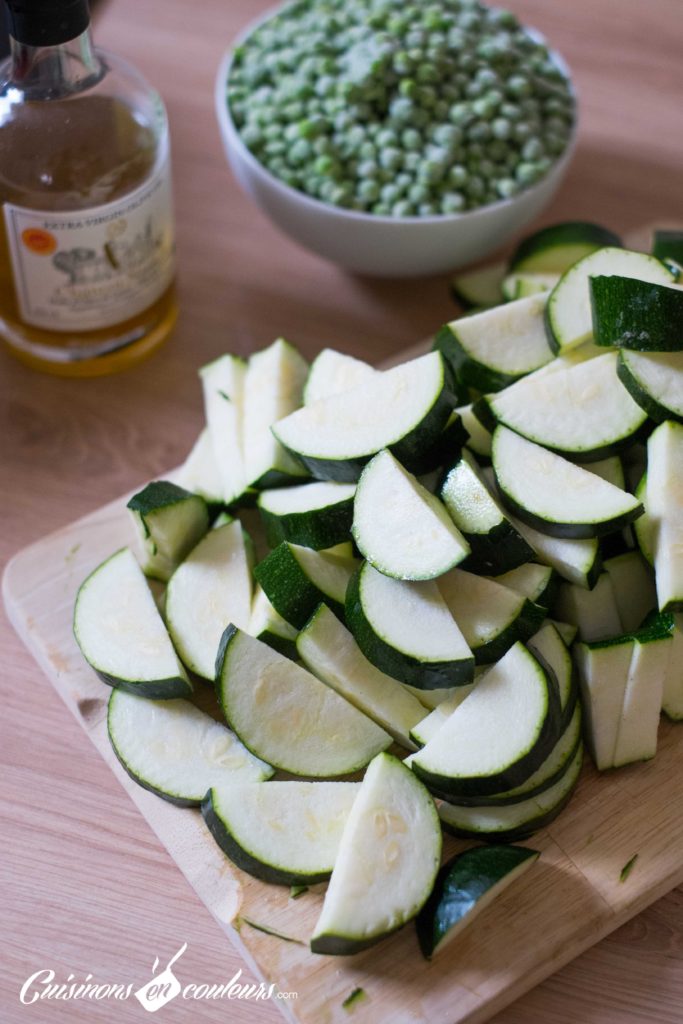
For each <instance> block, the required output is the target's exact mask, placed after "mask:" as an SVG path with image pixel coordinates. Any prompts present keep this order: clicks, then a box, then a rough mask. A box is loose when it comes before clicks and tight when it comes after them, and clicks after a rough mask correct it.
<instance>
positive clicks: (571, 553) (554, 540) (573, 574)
mask: <svg viewBox="0 0 683 1024" xmlns="http://www.w3.org/2000/svg"><path fill="white" fill-rule="evenodd" d="M509 518H510V521H511V522H512V524H513V525H514V526H515V528H516V529H517V530H518V531H519V532H520V533H521V535H522V536H523V537H524V539H525V540H526V541H527V542H528V543H529V544H530V545H531V547H532V548H533V549H534V551H535V552H536V557H537V558H539V559H540V560H541V561H542V562H545V563H546V565H549V566H551V567H552V568H553V569H554V570H555V571H556V572H557V574H558V576H561V577H562V579H565V580H568V581H569V582H570V583H578V585H579V586H580V587H585V588H586V589H587V590H590V589H591V587H594V586H595V584H596V582H597V579H598V576H599V575H600V569H601V568H602V557H601V554H600V545H599V544H598V541H597V538H595V537H591V538H590V539H588V540H570V539H568V538H566V537H549V536H548V534H547V533H541V531H540V530H534V528H533V527H531V526H527V525H526V523H522V522H521V521H520V520H519V519H515V518H514V517H513V516H509ZM636 522H638V520H636Z"/></svg>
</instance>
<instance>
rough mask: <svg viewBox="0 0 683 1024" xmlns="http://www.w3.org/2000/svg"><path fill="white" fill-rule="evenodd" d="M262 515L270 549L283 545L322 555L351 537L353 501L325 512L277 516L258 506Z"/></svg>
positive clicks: (326, 509)
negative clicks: (296, 545)
mask: <svg viewBox="0 0 683 1024" xmlns="http://www.w3.org/2000/svg"><path fill="white" fill-rule="evenodd" d="M259 515H260V516H261V520H262V522H263V526H264V528H265V531H266V540H267V541H268V544H269V546H270V547H271V548H276V547H277V546H278V544H281V543H282V541H289V542H290V543H292V544H300V545H301V546H302V547H304V548H313V550H314V551H321V550H322V549H323V548H332V547H334V546H335V545H336V544H342V543H343V542H344V541H346V540H348V539H349V537H350V535H351V524H352V522H353V497H351V498H349V499H347V500H346V501H340V502H337V504H335V505H328V506H327V507H326V508H324V509H312V510H310V511H306V512H288V513H285V514H284V515H274V514H273V513H272V512H269V511H268V509H265V508H263V507H262V506H261V505H259Z"/></svg>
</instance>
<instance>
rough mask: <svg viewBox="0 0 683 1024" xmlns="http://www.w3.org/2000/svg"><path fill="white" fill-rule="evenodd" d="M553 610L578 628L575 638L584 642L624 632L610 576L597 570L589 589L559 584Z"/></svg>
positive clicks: (604, 638) (607, 637)
mask: <svg viewBox="0 0 683 1024" xmlns="http://www.w3.org/2000/svg"><path fill="white" fill-rule="evenodd" d="M555 612H556V613H557V615H558V616H559V617H560V618H561V619H562V620H563V621H565V622H571V623H572V625H574V626H576V628H577V630H578V637H579V639H580V640H583V641H585V642H586V643H593V641H595V640H609V639H610V638H611V637H614V636H619V635H620V634H621V633H623V632H624V626H623V624H622V622H621V616H620V615H619V607H618V605H617V599H616V593H615V588H614V586H613V582H612V577H611V576H610V574H609V573H607V572H602V573H600V575H599V577H598V581H597V583H596V584H595V586H594V587H593V589H592V590H586V589H585V588H584V587H577V586H576V584H575V583H563V584H562V585H561V587H560V592H559V594H558V597H557V601H556V603H555Z"/></svg>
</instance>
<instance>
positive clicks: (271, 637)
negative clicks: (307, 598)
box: [256, 598, 329, 661]
mask: <svg viewBox="0 0 683 1024" xmlns="http://www.w3.org/2000/svg"><path fill="white" fill-rule="evenodd" d="M328 601H329V598H328ZM256 639H257V640H260V641H261V643H264V644H268V646H269V647H272V648H273V650H274V651H277V652H278V654H283V655H284V656H285V658H289V660H290V661H298V658H299V654H298V652H297V649H296V640H288V639H287V637H284V636H278V634H277V633H273V631H272V630H270V629H266V630H264V632H263V633H259V635H258V636H257V638H256Z"/></svg>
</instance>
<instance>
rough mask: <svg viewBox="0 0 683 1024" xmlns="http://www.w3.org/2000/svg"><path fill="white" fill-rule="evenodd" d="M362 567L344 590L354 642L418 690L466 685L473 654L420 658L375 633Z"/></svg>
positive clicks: (378, 665) (382, 667)
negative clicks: (365, 601)
mask: <svg viewBox="0 0 683 1024" xmlns="http://www.w3.org/2000/svg"><path fill="white" fill-rule="evenodd" d="M361 569H362V566H361V568H359V569H358V571H357V572H356V573H354V575H353V576H352V577H351V581H350V582H349V586H348V589H347V591H346V621H347V623H348V626H349V629H350V630H351V632H352V633H353V636H354V638H355V641H356V643H357V644H358V646H359V647H360V649H361V651H362V652H363V654H364V655H365V657H366V658H367V659H368V661H370V662H372V664H373V665H374V666H375V667H376V668H378V669H379V670H380V671H381V672H384V673H386V675H388V676H392V677H393V678H394V679H398V680H400V681H401V682H402V683H408V685H409V686H414V687H416V689H420V690H439V689H442V688H445V687H451V686H466V685H467V683H471V682H472V679H473V678H474V664H475V662H474V658H473V657H472V658H467V659H463V660H462V661H456V662H452V661H444V662H422V661H418V659H417V658H411V657H410V655H408V654H404V653H403V652H402V651H397V650H396V648H395V647H391V645H390V644H388V643H386V641H385V640H383V639H382V637H381V636H378V634H377V633H375V631H374V629H373V628H372V625H371V624H370V623H369V622H368V619H367V618H366V615H365V612H364V611H363V605H362V603H361V597H360V578H361Z"/></svg>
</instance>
